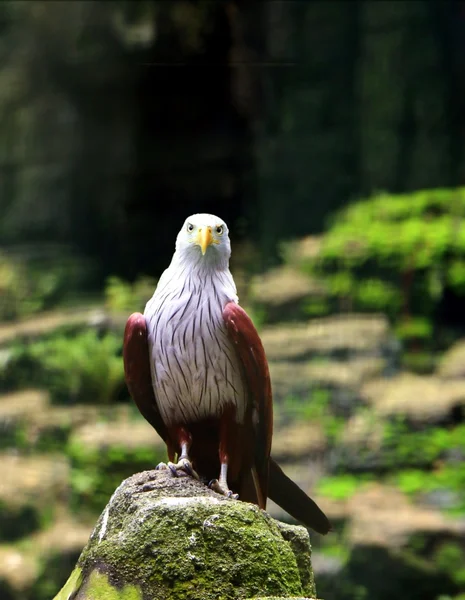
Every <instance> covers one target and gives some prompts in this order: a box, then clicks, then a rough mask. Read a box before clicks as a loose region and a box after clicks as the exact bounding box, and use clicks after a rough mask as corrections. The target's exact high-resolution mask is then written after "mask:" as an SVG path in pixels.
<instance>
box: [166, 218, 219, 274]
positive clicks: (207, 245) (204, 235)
mask: <svg viewBox="0 0 465 600" xmlns="http://www.w3.org/2000/svg"><path fill="white" fill-rule="evenodd" d="M176 254H177V255H178V257H179V258H180V259H181V260H182V261H183V262H188V263H190V264H198V265H203V264H205V265H206V266H209V267H213V268H215V267H216V268H227V267H228V264H229V257H230V256H231V242H230V241H229V231H228V227H227V225H226V223H225V222H224V221H223V220H222V219H220V218H219V217H215V216H214V215H208V214H197V215H192V216H191V217H188V218H187V219H186V220H185V222H184V225H183V226H182V229H181V231H180V232H179V233H178V237H177V238H176Z"/></svg>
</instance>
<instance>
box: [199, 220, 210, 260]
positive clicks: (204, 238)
mask: <svg viewBox="0 0 465 600" xmlns="http://www.w3.org/2000/svg"><path fill="white" fill-rule="evenodd" d="M212 243H213V236H212V228H211V227H202V228H201V229H199V233H198V234H197V244H198V245H199V246H200V249H201V250H202V255H203V256H205V252H206V251H207V248H208V246H210V245H211V244H212Z"/></svg>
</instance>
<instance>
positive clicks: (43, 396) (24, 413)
mask: <svg viewBox="0 0 465 600" xmlns="http://www.w3.org/2000/svg"><path fill="white" fill-rule="evenodd" d="M122 409H123V407H116V408H114V407H112V408H111V409H110V408H109V407H98V406H90V405H82V404H78V405H74V406H66V407H62V406H53V405H50V404H49V394H48V393H47V392H45V391H42V390H34V389H31V390H23V391H19V392H14V393H11V394H5V395H2V396H0V426H1V430H2V435H1V436H0V447H1V448H16V449H21V451H22V452H26V453H29V452H54V451H62V450H63V447H65V446H66V443H67V442H68V439H69V437H70V435H71V432H72V431H73V429H74V428H76V427H79V426H83V425H84V424H87V423H95V422H97V421H98V420H99V419H100V420H101V419H107V420H108V419H109V418H112V417H113V418H114V416H115V413H118V412H122ZM123 410H124V409H123Z"/></svg>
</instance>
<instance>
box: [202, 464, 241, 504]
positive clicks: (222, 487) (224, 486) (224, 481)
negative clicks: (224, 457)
mask: <svg viewBox="0 0 465 600" xmlns="http://www.w3.org/2000/svg"><path fill="white" fill-rule="evenodd" d="M208 487H209V488H210V489H211V490H213V491H214V492H217V493H218V494H222V495H223V496H227V497H228V498H233V499H234V500H238V499H239V494H234V493H233V492H232V491H231V490H230V489H229V487H228V463H227V462H222V463H221V468H220V478H219V479H212V480H211V481H210V483H209V484H208Z"/></svg>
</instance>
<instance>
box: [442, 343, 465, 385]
mask: <svg viewBox="0 0 465 600" xmlns="http://www.w3.org/2000/svg"><path fill="white" fill-rule="evenodd" d="M437 374H438V375H439V376H440V377H444V378H445V379H461V378H462V379H463V378H464V377H465V340H459V341H458V342H456V343H455V344H454V345H453V346H452V347H451V348H449V350H448V351H447V352H445V353H444V355H443V357H442V359H441V361H440V362H439V365H438V369H437Z"/></svg>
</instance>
